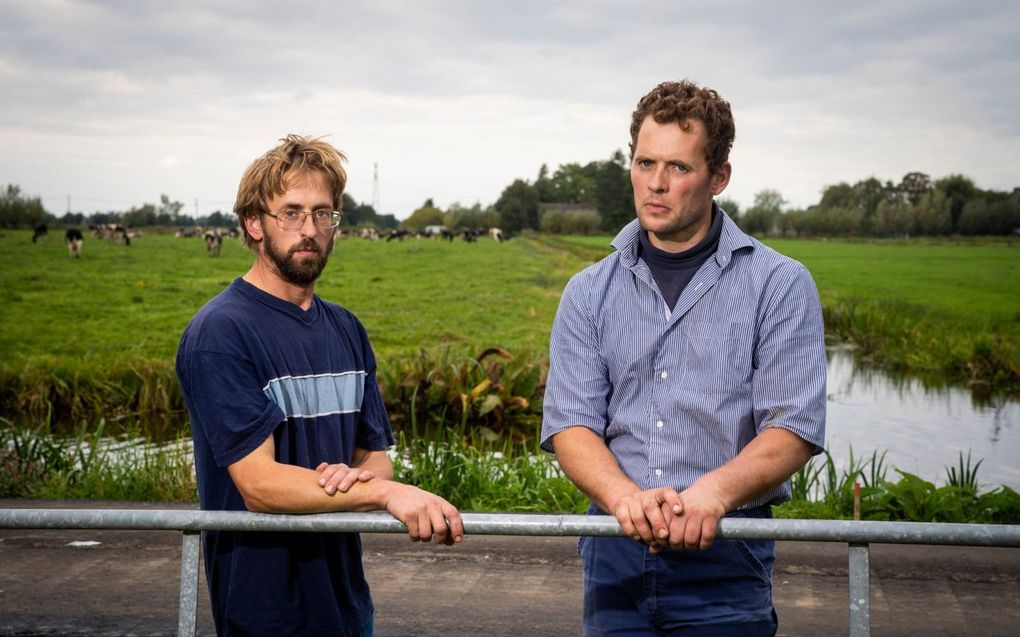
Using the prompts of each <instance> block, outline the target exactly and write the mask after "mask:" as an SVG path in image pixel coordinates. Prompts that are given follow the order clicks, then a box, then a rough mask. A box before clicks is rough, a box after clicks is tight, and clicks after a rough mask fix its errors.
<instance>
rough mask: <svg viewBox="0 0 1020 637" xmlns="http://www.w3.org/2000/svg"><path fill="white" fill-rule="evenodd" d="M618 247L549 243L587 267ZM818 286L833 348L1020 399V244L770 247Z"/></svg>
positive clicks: (561, 240) (782, 243)
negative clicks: (845, 347)
mask: <svg viewBox="0 0 1020 637" xmlns="http://www.w3.org/2000/svg"><path fill="white" fill-rule="evenodd" d="M610 240H611V238H610V237H549V238H547V239H546V241H547V242H548V243H549V244H550V245H554V246H556V247H558V248H559V249H562V250H565V251H568V252H570V253H571V254H574V255H575V256H578V257H579V258H587V259H596V258H599V257H600V256H602V255H605V254H608V252H609V250H610V248H609V247H608V243H609V241H610ZM766 243H767V245H769V246H770V247H772V248H774V249H776V250H778V251H779V252H781V253H783V254H786V255H788V256H790V257H792V258H794V259H796V260H798V261H800V262H801V263H802V264H804V266H805V267H807V268H808V270H810V272H811V274H812V276H813V277H814V279H815V283H816V284H817V286H818V290H819V296H820V297H821V300H822V307H823V310H824V312H825V326H826V334H827V336H828V338H829V340H830V342H835V341H842V342H849V343H851V344H853V345H855V346H856V348H857V352H858V354H859V356H860V357H861V358H862V359H864V360H865V361H867V362H870V363H872V364H874V365H876V366H878V367H881V368H884V369H886V370H888V371H892V372H904V373H910V374H915V375H917V376H919V377H921V378H922V379H924V380H925V381H926V382H929V383H931V384H946V383H952V384H970V385H971V386H972V388H973V389H974V391H975V394H976V396H978V397H981V396H984V395H987V394H990V393H995V392H1002V393H1006V394H1010V395H1013V396H1016V395H1018V394H1020V242H1016V241H1011V240H1008V239H1006V240H1003V239H996V240H995V241H991V242H981V241H975V240H973V239H972V240H969V241H967V242H958V241H953V240H943V241H936V240H932V239H926V240H923V241H868V242H850V241H835V240H805V239H785V240H781V239H769V240H767V241H766Z"/></svg>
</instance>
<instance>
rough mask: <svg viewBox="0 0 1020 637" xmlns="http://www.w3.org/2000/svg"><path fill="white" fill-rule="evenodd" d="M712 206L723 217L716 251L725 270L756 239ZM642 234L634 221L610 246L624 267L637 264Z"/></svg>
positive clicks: (636, 221) (724, 213)
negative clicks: (741, 250) (738, 251)
mask: <svg viewBox="0 0 1020 637" xmlns="http://www.w3.org/2000/svg"><path fill="white" fill-rule="evenodd" d="M712 206H714V208H715V211H716V212H718V213H721V214H722V215H723V228H722V235H721V236H720V237H719V247H718V248H717V249H716V251H715V260H716V263H718V264H719V267H720V268H725V267H726V266H727V265H729V263H730V261H732V260H733V253H734V252H736V251H737V250H740V249H741V248H750V249H752V250H753V249H754V239H752V238H751V237H749V236H747V235H746V234H744V232H743V231H742V230H741V229H740V228H738V227H737V224H735V223H733V220H732V219H730V216H729V215H728V214H726V212H725V211H724V210H723V209H722V208H720V207H719V206H718V204H716V203H715V202H712ZM640 233H641V223H640V222H639V221H638V220H637V219H634V220H633V221H631V222H630V223H628V224H627V225H625V226H624V227H623V229H622V230H620V232H619V234H617V235H616V237H615V238H614V239H613V241H612V243H610V244H609V245H611V246H612V247H613V248H615V249H616V251H617V252H619V253H620V264H621V265H623V266H624V267H628V268H632V267H634V266H635V265H636V264H637V261H638V254H639V253H640V246H641V238H640Z"/></svg>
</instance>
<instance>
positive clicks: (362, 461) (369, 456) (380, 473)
mask: <svg viewBox="0 0 1020 637" xmlns="http://www.w3.org/2000/svg"><path fill="white" fill-rule="evenodd" d="M351 466H352V467H357V468H359V469H365V470H367V471H371V472H372V473H374V474H375V477H376V478H381V479H383V480H392V479H393V463H391V462H390V457H389V456H387V455H386V452H385V451H367V450H365V449H361V448H360V447H358V448H356V449H355V450H354V459H353V461H352V462H351Z"/></svg>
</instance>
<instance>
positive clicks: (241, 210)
mask: <svg viewBox="0 0 1020 637" xmlns="http://www.w3.org/2000/svg"><path fill="white" fill-rule="evenodd" d="M345 161H347V157H346V156H345V155H344V154H343V153H342V152H340V151H339V150H337V149H336V148H334V147H333V145H332V144H330V143H329V142H325V141H323V140H322V138H313V137H302V136H301V135H287V136H286V137H284V138H282V139H281V140H280V143H279V144H278V145H277V146H276V147H275V148H273V149H272V150H270V151H269V152H267V153H266V154H264V155H262V156H261V157H259V158H258V159H256V160H255V161H253V162H252V163H251V164H250V165H249V166H248V168H247V169H246V170H245V171H244V174H243V175H242V176H241V183H240V184H239V185H238V187H237V199H236V200H235V201H234V214H236V215H237V220H238V223H240V224H241V232H242V237H243V239H244V245H246V246H247V247H248V249H249V250H252V251H254V250H256V247H255V241H254V240H253V239H252V238H251V235H250V234H248V228H247V226H246V225H245V223H244V222H245V220H246V219H250V218H252V217H258V216H259V215H261V214H263V213H265V212H267V211H266V206H267V205H268V202H269V200H270V199H272V198H273V197H279V196H281V195H283V194H284V193H285V192H287V188H288V186H289V185H291V183H292V181H293V180H294V179H300V178H303V177H308V176H312V175H315V176H321V177H322V178H323V179H324V180H325V182H326V184H327V186H328V187H329V189H330V191H332V193H333V209H334V210H342V207H343V197H344V187H345V186H346V185H347V172H346V171H344V167H343V162H345Z"/></svg>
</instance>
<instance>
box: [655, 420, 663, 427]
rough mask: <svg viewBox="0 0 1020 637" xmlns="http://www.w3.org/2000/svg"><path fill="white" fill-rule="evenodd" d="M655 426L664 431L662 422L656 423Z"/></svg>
mask: <svg viewBox="0 0 1020 637" xmlns="http://www.w3.org/2000/svg"><path fill="white" fill-rule="evenodd" d="M655 426H656V427H658V428H659V429H662V421H661V420H660V421H659V422H657V423H655Z"/></svg>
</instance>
